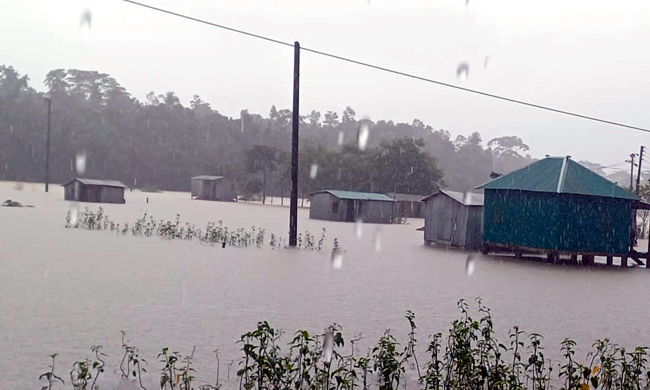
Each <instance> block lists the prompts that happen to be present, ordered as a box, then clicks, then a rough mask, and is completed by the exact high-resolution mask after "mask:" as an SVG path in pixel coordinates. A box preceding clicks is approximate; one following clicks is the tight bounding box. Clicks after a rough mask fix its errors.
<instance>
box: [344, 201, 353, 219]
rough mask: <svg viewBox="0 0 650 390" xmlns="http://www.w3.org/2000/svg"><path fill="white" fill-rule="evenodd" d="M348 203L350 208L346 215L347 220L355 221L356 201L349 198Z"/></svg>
mask: <svg viewBox="0 0 650 390" xmlns="http://www.w3.org/2000/svg"><path fill="white" fill-rule="evenodd" d="M346 203H347V205H348V209H347V213H346V215H345V220H346V221H347V222H354V201H353V200H348V201H347V202H346Z"/></svg>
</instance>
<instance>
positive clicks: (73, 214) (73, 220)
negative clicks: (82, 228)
mask: <svg viewBox="0 0 650 390" xmlns="http://www.w3.org/2000/svg"><path fill="white" fill-rule="evenodd" d="M78 219H79V206H77V205H76V204H75V205H73V206H72V207H71V208H70V225H72V226H74V225H76V224H77V220H78Z"/></svg>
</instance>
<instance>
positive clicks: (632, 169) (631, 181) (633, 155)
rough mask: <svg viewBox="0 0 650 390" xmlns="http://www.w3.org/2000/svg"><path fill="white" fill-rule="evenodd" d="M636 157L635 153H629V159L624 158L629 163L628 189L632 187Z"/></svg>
mask: <svg viewBox="0 0 650 390" xmlns="http://www.w3.org/2000/svg"><path fill="white" fill-rule="evenodd" d="M635 158H636V153H632V154H630V159H629V160H625V162H626V163H630V191H632V190H633V189H634V166H635V165H636V164H635V163H634V159H635Z"/></svg>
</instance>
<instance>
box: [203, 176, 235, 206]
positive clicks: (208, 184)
mask: <svg viewBox="0 0 650 390" xmlns="http://www.w3.org/2000/svg"><path fill="white" fill-rule="evenodd" d="M192 199H201V200H221V201H228V202H236V201H237V190H236V188H235V182H234V181H232V180H231V179H228V178H225V177H223V176H195V177H193V178H192Z"/></svg>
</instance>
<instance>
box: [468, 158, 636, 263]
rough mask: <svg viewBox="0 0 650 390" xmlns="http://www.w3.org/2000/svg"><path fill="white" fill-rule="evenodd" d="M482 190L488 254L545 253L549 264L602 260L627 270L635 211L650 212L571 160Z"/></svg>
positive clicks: (542, 164)
mask: <svg viewBox="0 0 650 390" xmlns="http://www.w3.org/2000/svg"><path fill="white" fill-rule="evenodd" d="M479 188H482V189H483V190H484V192H485V206H484V215H483V245H484V252H488V251H499V250H504V249H505V250H508V251H512V252H514V253H515V254H518V255H520V254H521V253H522V252H537V253H545V254H547V257H548V260H549V261H555V260H557V259H558V258H559V256H560V255H561V254H568V255H571V256H572V259H573V258H574V257H577V256H578V255H581V256H582V259H583V262H584V261H585V260H586V261H590V262H593V256H597V255H601V256H607V257H608V258H607V261H608V263H609V264H611V261H612V260H611V259H612V257H614V256H616V257H618V256H620V257H621V258H622V259H623V260H625V264H626V263H627V256H628V254H630V252H631V249H632V248H631V245H630V244H631V237H632V234H633V232H632V229H631V226H632V224H631V220H632V215H633V214H632V213H633V210H634V209H638V208H647V206H648V205H647V204H644V203H643V202H641V200H640V199H639V198H638V197H636V196H635V195H633V194H632V193H630V192H628V191H627V190H625V189H623V188H621V187H619V186H618V185H616V184H614V183H612V182H611V181H609V180H607V179H605V178H603V177H601V176H599V175H598V174H597V173H595V172H593V171H591V170H589V169H588V168H586V167H584V166H582V165H580V164H579V163H577V162H575V161H573V160H572V159H571V158H570V157H569V156H567V157H547V158H544V159H542V160H539V161H537V162H534V163H532V164H530V165H528V166H526V167H524V168H522V169H520V170H517V171H514V172H512V173H510V174H508V175H504V176H501V177H499V178H497V179H495V180H492V181H490V182H488V183H486V184H484V185H482V186H480V187H479ZM635 256H636V255H632V256H631V257H633V258H635V260H637V262H638V256H636V257H635Z"/></svg>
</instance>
